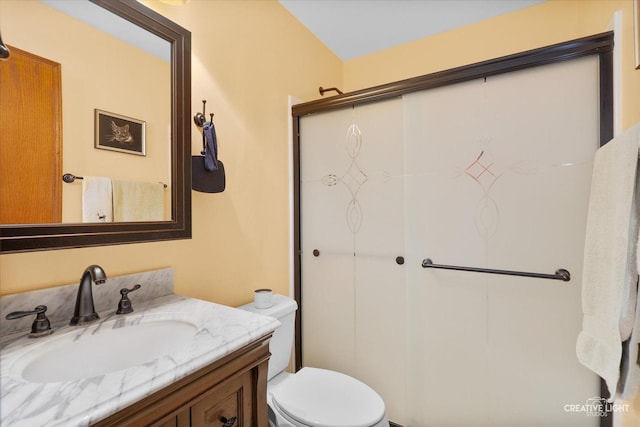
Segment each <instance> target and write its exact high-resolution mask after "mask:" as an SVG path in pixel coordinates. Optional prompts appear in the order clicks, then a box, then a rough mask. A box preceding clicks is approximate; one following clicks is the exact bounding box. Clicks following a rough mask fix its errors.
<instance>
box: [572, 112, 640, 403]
mask: <svg viewBox="0 0 640 427" xmlns="http://www.w3.org/2000/svg"><path fill="white" fill-rule="evenodd" d="M639 150H640V124H637V125H635V126H634V127H632V128H631V129H629V130H628V131H626V132H625V133H623V134H622V135H620V136H618V137H616V138H614V139H613V140H611V141H610V142H609V143H607V144H606V145H605V146H603V147H601V148H600V149H599V150H598V151H597V152H596V155H595V158H594V167H593V175H592V181H591V194H590V198H589V211H588V216H587V230H586V236H585V249H584V265H583V274H582V276H583V277H582V311H583V314H584V317H583V320H582V332H580V334H579V335H578V340H577V343H576V354H577V356H578V360H579V361H580V363H582V364H583V365H584V366H586V367H587V368H589V369H591V370H592V371H593V372H595V373H596V374H598V375H599V376H600V377H601V378H603V379H604V380H605V382H606V383H607V387H608V389H609V392H610V394H611V399H613V398H614V397H615V395H616V390H617V388H618V381H619V379H620V361H621V357H622V341H623V335H624V334H626V333H627V331H622V330H621V324H624V323H625V322H624V321H622V315H623V313H629V312H634V311H635V310H633V309H631V310H629V308H628V307H627V305H628V304H633V305H634V306H635V300H631V301H629V298H628V296H629V295H630V294H631V293H632V291H631V290H629V289H628V287H629V286H632V285H635V283H636V282H634V281H633V279H635V280H637V271H636V272H635V276H634V273H633V271H635V267H634V266H635V262H633V261H632V260H633V258H632V256H631V253H630V252H631V251H630V250H629V248H630V245H629V239H630V238H631V239H634V240H635V238H636V237H635V235H634V236H633V237H632V232H633V230H632V229H633V224H634V220H633V219H632V213H634V212H635V208H634V206H633V201H634V191H636V189H635V182H636V174H637V167H638V153H639ZM625 295H626V296H627V298H626V300H625Z"/></svg>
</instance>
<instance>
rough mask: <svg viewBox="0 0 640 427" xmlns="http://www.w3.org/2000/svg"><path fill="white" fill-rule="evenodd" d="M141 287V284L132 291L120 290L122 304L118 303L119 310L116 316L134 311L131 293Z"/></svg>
mask: <svg viewBox="0 0 640 427" xmlns="http://www.w3.org/2000/svg"><path fill="white" fill-rule="evenodd" d="M140 288H141V286H140V285H139V284H137V285H135V286H134V287H133V288H131V289H127V288H122V289H120V295H121V296H122V297H121V298H120V302H119V303H118V310H116V314H127V313H131V312H132V311H133V307H132V306H131V300H130V299H129V292H133V291H137V290H138V289H140Z"/></svg>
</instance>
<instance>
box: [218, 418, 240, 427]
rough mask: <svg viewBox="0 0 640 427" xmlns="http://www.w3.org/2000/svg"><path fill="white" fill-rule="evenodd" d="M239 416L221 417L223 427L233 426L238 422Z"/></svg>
mask: <svg viewBox="0 0 640 427" xmlns="http://www.w3.org/2000/svg"><path fill="white" fill-rule="evenodd" d="M237 419H238V418H237V417H231V418H227V417H220V421H222V427H231V426H233V425H234V424H235V423H236V420H237Z"/></svg>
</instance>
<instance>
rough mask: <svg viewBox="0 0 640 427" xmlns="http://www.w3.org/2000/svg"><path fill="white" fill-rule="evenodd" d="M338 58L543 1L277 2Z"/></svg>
mask: <svg viewBox="0 0 640 427" xmlns="http://www.w3.org/2000/svg"><path fill="white" fill-rule="evenodd" d="M279 1H280V3H281V4H282V5H283V6H284V7H285V8H287V10H289V12H291V14H293V15H294V16H295V17H296V18H297V19H298V20H299V21H300V22H302V23H303V24H304V25H305V26H306V27H307V28H308V29H309V30H311V32H313V33H314V34H315V35H316V36H317V37H318V38H319V39H320V40H322V42H323V43H324V44H325V45H326V46H327V47H329V49H331V50H332V51H333V52H334V53H335V54H336V55H337V56H338V57H340V59H342V60H349V59H353V58H357V57H358V56H362V55H367V54H370V53H373V52H377V51H379V50H382V49H387V48H390V47H394V46H397V45H400V44H403V43H407V42H410V41H413V40H417V39H420V38H423V37H427V36H431V35H434V34H437V33H441V32H444V31H448V30H451V29H454V28H457V27H462V26H465V25H468V24H471V23H473V22H477V21H482V20H484V19H488V18H492V17H494V16H498V15H502V14H505V13H509V12H513V11H515V10H518V9H522V8H525V7H529V6H532V5H535V4H538V3H542V2H543V1H546V0H279Z"/></svg>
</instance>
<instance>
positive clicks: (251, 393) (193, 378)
mask: <svg viewBox="0 0 640 427" xmlns="http://www.w3.org/2000/svg"><path fill="white" fill-rule="evenodd" d="M270 338H271V335H268V336H265V337H263V338H261V339H259V340H257V341H254V342H252V343H250V344H248V345H247V346H245V347H243V348H241V349H239V350H237V351H235V352H233V353H231V354H229V355H227V356H225V357H223V358H222V359H220V360H217V361H215V362H213V363H212V364H210V365H208V366H206V367H204V368H202V369H200V370H198V371H196V372H194V373H192V374H190V375H189V376H187V377H185V378H183V379H181V380H179V381H177V382H175V383H173V384H171V385H170V386H168V387H165V388H164V389H162V390H159V391H157V392H155V393H153V394H152V395H150V396H148V397H146V398H144V399H142V400H140V401H138V402H135V403H133V404H131V405H130V406H128V407H126V408H124V409H123V410H121V411H119V412H117V413H115V414H113V415H111V416H109V417H108V418H105V419H103V420H101V421H99V422H97V423H95V424H93V426H94V427H106V426H131V427H141V426H154V427H189V426H193V427H268V426H269V422H268V415H267V370H268V362H269V356H270V353H269V340H270ZM234 418H235V420H234Z"/></svg>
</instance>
